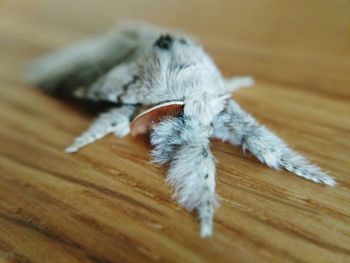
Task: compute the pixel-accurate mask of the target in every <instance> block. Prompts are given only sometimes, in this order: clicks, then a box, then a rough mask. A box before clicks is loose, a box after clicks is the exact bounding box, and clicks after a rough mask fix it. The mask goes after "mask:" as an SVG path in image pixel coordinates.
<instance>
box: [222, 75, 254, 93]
mask: <svg viewBox="0 0 350 263" xmlns="http://www.w3.org/2000/svg"><path fill="white" fill-rule="evenodd" d="M254 83H255V81H254V79H253V78H252V77H247V76H236V77H232V78H229V79H225V84H226V88H227V90H228V91H229V92H234V91H236V90H239V89H241V88H249V87H252V86H253V85H254Z"/></svg>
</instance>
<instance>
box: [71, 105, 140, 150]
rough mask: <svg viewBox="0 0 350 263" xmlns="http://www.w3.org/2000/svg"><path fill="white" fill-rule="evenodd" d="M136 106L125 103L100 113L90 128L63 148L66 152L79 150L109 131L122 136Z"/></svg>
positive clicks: (127, 129) (127, 128)
mask: <svg viewBox="0 0 350 263" xmlns="http://www.w3.org/2000/svg"><path fill="white" fill-rule="evenodd" d="M135 110H136V107H135V106H132V105H125V106H121V107H118V108H112V109H110V110H109V111H107V112H105V113H102V114H100V115H99V116H98V117H97V119H96V120H95V121H94V122H93V124H92V125H91V126H90V128H89V129H88V130H87V131H85V132H84V133H83V134H82V135H80V136H79V137H78V138H76V139H75V140H74V143H73V144H72V145H71V146H69V147H68V148H66V149H65V151H66V152H68V153H74V152H77V151H79V149H81V148H82V147H84V146H86V145H88V144H90V143H93V142H95V141H97V140H99V139H101V138H103V137H104V136H106V135H107V134H109V133H114V134H115V135H117V136H119V137H123V136H125V135H127V134H128V133H129V132H130V127H129V124H130V118H131V117H132V115H133V114H134V113H135Z"/></svg>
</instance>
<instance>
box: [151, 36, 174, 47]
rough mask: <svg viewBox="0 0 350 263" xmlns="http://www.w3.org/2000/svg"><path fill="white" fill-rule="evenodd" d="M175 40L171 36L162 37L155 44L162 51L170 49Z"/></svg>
mask: <svg viewBox="0 0 350 263" xmlns="http://www.w3.org/2000/svg"><path fill="white" fill-rule="evenodd" d="M173 40H174V39H173V38H172V37H171V36H170V35H161V36H160V37H159V38H158V40H157V41H156V42H155V45H156V46H157V47H159V48H160V49H169V48H170V46H171V44H172V43H173Z"/></svg>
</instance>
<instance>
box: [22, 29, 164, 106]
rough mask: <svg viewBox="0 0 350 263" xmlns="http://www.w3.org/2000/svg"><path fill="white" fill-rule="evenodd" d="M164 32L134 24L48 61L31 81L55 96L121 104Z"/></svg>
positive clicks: (38, 65)
mask: <svg viewBox="0 0 350 263" xmlns="http://www.w3.org/2000/svg"><path fill="white" fill-rule="evenodd" d="M160 32H162V29H160V28H156V27H153V26H149V25H145V24H139V23H133V24H127V25H123V26H121V27H120V28H117V29H114V30H111V31H110V32H107V33H106V34H104V35H101V36H99V37H97V38H93V39H89V40H85V41H83V42H80V43H77V44H75V45H73V46H71V47H68V48H66V49H63V50H60V51H58V52H55V53H53V54H51V55H48V56H46V57H44V58H43V59H41V60H39V61H38V62H37V63H36V64H35V65H33V66H32V67H31V68H30V70H29V74H28V78H29V80H30V81H31V82H32V83H33V84H35V85H38V86H39V87H40V88H42V89H44V90H46V91H48V92H51V93H55V94H60V95H68V96H72V97H79V98H83V99H92V100H108V101H115V102H117V101H118V99H120V96H121V94H124V93H125V89H126V87H127V86H128V85H130V84H132V83H133V81H136V79H135V75H134V73H135V70H134V68H135V61H136V60H137V59H138V57H139V56H140V55H142V51H143V50H144V49H146V48H147V47H149V46H150V45H152V43H153V41H154V40H155V39H156V38H157V36H158V35H159V34H160Z"/></svg>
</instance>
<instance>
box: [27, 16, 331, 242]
mask: <svg viewBox="0 0 350 263" xmlns="http://www.w3.org/2000/svg"><path fill="white" fill-rule="evenodd" d="M29 78H30V80H31V81H32V83H34V84H35V85H37V86H39V87H40V88H42V89H44V90H45V91H48V92H50V93H53V94H61V95H65V96H71V97H75V98H79V99H84V100H92V101H106V102H109V103H112V104H113V105H114V107H112V108H111V109H110V110H108V111H107V112H104V113H101V115H100V116H99V117H98V118H97V119H96V120H95V121H94V122H93V124H92V125H91V127H90V128H88V129H87V131H85V132H84V133H83V134H82V135H81V136H79V137H78V138H76V139H75V141H74V142H73V144H72V145H71V146H69V147H68V148H67V149H66V152H68V153H74V152H77V151H78V150H79V149H80V148H82V147H84V146H86V145H88V144H90V143H93V142H95V141H96V140H98V139H100V138H102V137H104V136H105V135H107V134H110V133H113V134H115V135H117V136H126V135H127V134H129V133H130V132H131V133H132V134H133V135H137V134H138V133H144V132H146V131H149V132H150V140H151V144H152V145H153V146H154V149H153V150H152V152H151V155H152V158H153V160H154V161H155V162H156V163H158V164H167V165H168V167H169V171H168V175H167V182H168V183H169V184H170V186H171V187H172V189H173V191H174V199H175V200H176V201H177V202H178V203H179V204H180V205H181V206H182V207H184V208H186V209H188V210H189V211H196V212H197V214H198V217H199V221H200V229H201V230H200V234H201V236H202V237H209V236H211V235H212V233H213V217H214V210H215V207H216V206H217V197H216V193H215V177H216V170H215V159H214V157H213V154H212V152H211V151H210V147H209V146H210V145H209V144H210V142H209V139H210V138H211V137H216V138H220V139H222V140H224V141H228V142H229V143H231V144H234V145H240V146H241V147H242V148H243V150H244V151H249V152H250V153H251V154H252V155H254V156H255V157H256V158H257V159H258V160H260V161H261V162H262V163H264V164H266V165H268V166H269V167H271V168H275V169H280V168H284V169H286V170H288V171H290V172H292V173H294V174H296V175H298V176H301V177H304V178H306V179H308V180H311V181H314V182H316V183H323V184H326V185H330V186H334V185H335V184H336V182H335V180H334V179H333V178H332V177H330V176H328V175H327V174H326V173H325V172H323V171H322V170H321V169H320V168H319V167H317V166H316V165H313V164H311V163H310V162H309V161H308V160H307V159H306V158H305V157H304V156H302V155H300V154H298V153H296V152H295V151H293V150H292V149H291V148H290V147H289V146H288V145H287V144H286V143H285V142H284V141H283V140H282V139H280V138H279V137H277V136H276V135H275V134H274V133H273V132H271V131H270V130H268V129H267V128H266V127H264V126H263V125H261V124H259V123H258V122H257V121H255V119H254V118H253V117H252V116H251V115H249V114H248V113H247V112H245V111H244V110H243V109H242V108H241V107H240V106H239V105H238V104H237V102H235V101H234V100H233V99H231V98H230V97H231V93H232V92H233V91H235V90H237V89H239V88H241V87H246V86H251V85H253V79H252V78H250V77H234V78H230V79H226V78H224V77H223V76H222V74H221V73H220V71H219V70H218V68H217V67H216V65H215V64H214V63H213V60H212V59H211V58H210V56H209V55H208V54H207V53H206V52H205V51H204V50H203V48H202V47H201V46H200V45H199V44H198V43H197V42H196V41H195V40H193V39H191V38H190V37H188V36H187V35H185V34H183V33H179V32H173V31H169V30H166V29H162V28H158V27H154V26H151V25H146V24H141V23H134V24H128V25H122V26H120V27H118V28H116V29H114V30H111V31H109V32H107V33H106V34H104V35H101V36H98V37H96V38H93V39H89V40H86V41H83V42H80V43H77V44H75V45H73V46H72V47H69V48H67V49H63V50H61V51H58V52H56V53H54V54H51V55H48V56H47V57H44V58H43V59H41V60H39V61H38V63H37V64H35V65H33V67H32V68H31V70H30V73H29ZM135 116H136V117H135Z"/></svg>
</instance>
